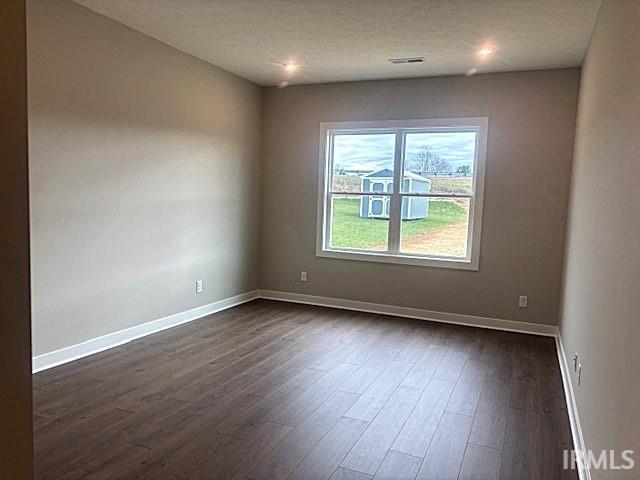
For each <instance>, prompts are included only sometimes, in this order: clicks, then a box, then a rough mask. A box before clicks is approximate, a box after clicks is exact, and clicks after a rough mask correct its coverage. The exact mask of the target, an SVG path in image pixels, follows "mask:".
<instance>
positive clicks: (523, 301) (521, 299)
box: [518, 295, 529, 308]
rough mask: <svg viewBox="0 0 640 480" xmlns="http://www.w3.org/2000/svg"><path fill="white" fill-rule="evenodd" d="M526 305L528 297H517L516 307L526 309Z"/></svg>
mask: <svg viewBox="0 0 640 480" xmlns="http://www.w3.org/2000/svg"><path fill="white" fill-rule="evenodd" d="M528 303H529V297H527V296H526V295H520V297H518V307H520V308H527V304H528Z"/></svg>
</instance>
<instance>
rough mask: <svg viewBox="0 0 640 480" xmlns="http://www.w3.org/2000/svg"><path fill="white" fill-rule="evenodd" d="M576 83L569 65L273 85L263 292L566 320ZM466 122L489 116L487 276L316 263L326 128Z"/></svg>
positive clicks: (268, 109)
mask: <svg viewBox="0 0 640 480" xmlns="http://www.w3.org/2000/svg"><path fill="white" fill-rule="evenodd" d="M578 83H579V72H578V70H577V69H568V70H552V71H537V72H526V73H507V74H494V75H478V76H474V77H471V78H466V77H463V76H458V77H441V78H430V79H412V80H393V81H379V82H378V81H376V82H358V83H343V84H328V85H312V86H297V87H289V88H285V89H276V88H273V89H268V90H267V91H266V94H265V105H264V109H265V110H264V126H265V129H264V147H265V151H264V161H263V180H262V191H263V196H262V202H263V210H262V213H263V217H262V243H261V246H262V254H261V255H262V269H261V282H260V286H261V288H266V289H274V290H285V291H290V292H298V293H306V294H313V295H323V296H329V297H339V298H347V299H353V300H361V301H369V302H376V303H385V304H390V305H401V306H406V307H417V308H424V309H431V310H437V311H444V312H456V313H464V314H471V315H480V316H488V317H495V318H503V319H513V320H521V321H528V322H536V323H544V324H556V322H557V318H558V310H559V301H560V284H561V272H562V258H563V248H564V238H565V222H566V211H567V202H568V191H569V179H570V172H571V157H572V150H573V138H574V133H575V115H576V104H577V96H578ZM462 116H487V117H489V139H488V151H487V173H486V186H485V199H484V202H485V206H484V218H483V229H482V250H481V256H480V271H478V272H470V271H461V270H444V269H433V268H422V267H413V266H402V265H388V264H374V263H366V262H354V261H343V260H335V259H326V258H322V259H321V258H316V257H315V235H316V215H315V214H316V203H317V201H316V200H317V198H316V196H317V194H316V192H317V171H318V168H317V165H318V144H319V123H320V122H325V121H343V120H375V119H380V120H384V119H403V118H429V117H462ZM301 270H306V271H308V272H309V281H308V283H306V284H303V283H300V282H299V280H298V279H299V272H300V271H301ZM519 295H528V296H529V308H528V309H519V308H517V300H518V296H519Z"/></svg>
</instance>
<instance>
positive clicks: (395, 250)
mask: <svg viewBox="0 0 640 480" xmlns="http://www.w3.org/2000/svg"><path fill="white" fill-rule="evenodd" d="M488 126H489V119H488V118H487V117H467V118H435V119H420V120H383V121H366V122H327V123H321V124H320V162H319V170H318V217H317V230H316V256H318V257H327V258H337V259H343V260H360V261H368V262H381V263H397V264H404V265H420V266H425V267H439V268H452V269H462V270H478V269H479V265H480V240H481V236H482V235H481V234H482V205H483V197H484V178H485V164H486V156H487V134H488ZM470 131H473V132H475V133H476V148H475V158H474V168H473V172H474V173H473V175H474V177H473V189H472V192H471V193H470V194H458V193H453V194H442V193H440V194H439V193H431V192H429V193H410V194H407V193H402V192H401V188H400V187H401V182H402V172H404V158H403V157H404V156H403V154H402V153H403V151H404V140H405V136H406V134H407V133H438V132H470ZM348 133H395V134H396V145H395V157H394V182H393V193H391V194H389V196H390V198H391V212H390V218H389V237H388V245H387V251H374V250H366V249H350V248H333V247H331V246H330V245H329V242H330V239H331V222H330V221H328V219H330V218H331V208H332V203H331V198H332V196H333V195H350V194H351V195H357V196H359V197H362V196H363V195H366V193H367V192H331V191H330V186H331V184H332V183H331V182H332V175H333V168H332V167H333V165H332V161H333V155H332V148H333V137H334V135H335V134H348ZM411 196H419V197H432V198H433V197H436V198H446V197H450V198H468V199H469V227H468V233H467V255H466V256H465V257H453V256H439V255H418V254H410V253H401V252H400V251H399V250H400V235H401V228H402V220H401V217H402V198H403V197H411Z"/></svg>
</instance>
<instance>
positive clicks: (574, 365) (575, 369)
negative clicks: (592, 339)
mask: <svg viewBox="0 0 640 480" xmlns="http://www.w3.org/2000/svg"><path fill="white" fill-rule="evenodd" d="M573 371H574V372H577V371H578V352H576V353H574V354H573Z"/></svg>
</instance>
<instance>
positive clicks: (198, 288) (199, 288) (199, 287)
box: [196, 280, 202, 293]
mask: <svg viewBox="0 0 640 480" xmlns="http://www.w3.org/2000/svg"><path fill="white" fill-rule="evenodd" d="M196 293H202V280H196Z"/></svg>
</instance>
